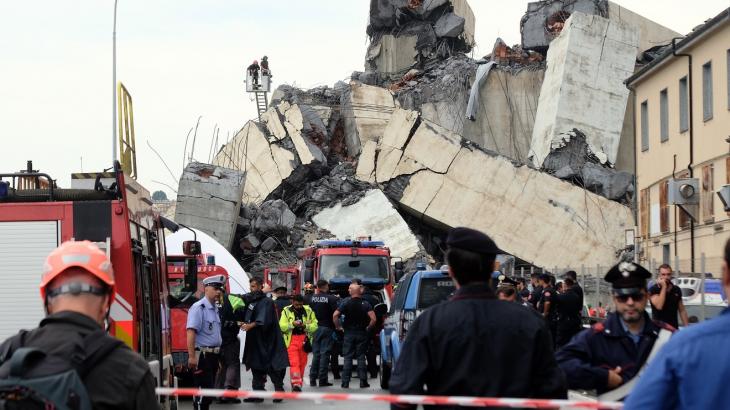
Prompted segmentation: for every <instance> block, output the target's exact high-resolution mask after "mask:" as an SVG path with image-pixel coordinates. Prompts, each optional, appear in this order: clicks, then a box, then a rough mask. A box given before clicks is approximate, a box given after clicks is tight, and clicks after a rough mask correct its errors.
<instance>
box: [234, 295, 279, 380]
mask: <svg viewBox="0 0 730 410" xmlns="http://www.w3.org/2000/svg"><path fill="white" fill-rule="evenodd" d="M244 301H245V302H246V314H245V320H244V321H245V322H246V323H253V322H256V327H254V328H253V329H251V330H249V331H248V332H246V344H245V347H244V350H243V364H245V365H246V367H247V368H249V369H251V373H252V374H253V381H252V383H251V384H252V387H253V389H254V390H264V386H265V384H266V376H267V375H268V376H269V378H270V379H271V382H272V383H273V384H274V389H275V390H276V391H284V376H285V374H286V368H287V367H289V355H288V353H287V352H286V347H285V346H284V337H283V336H282V334H281V329H280V328H279V322H278V321H277V320H276V308H275V307H274V302H273V301H272V300H271V299H269V298H267V297H266V295H264V293H263V292H261V291H258V292H252V293H249V294H248V295H246V297H245V298H244Z"/></svg>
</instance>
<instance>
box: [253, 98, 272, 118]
mask: <svg viewBox="0 0 730 410" xmlns="http://www.w3.org/2000/svg"><path fill="white" fill-rule="evenodd" d="M254 93H255V94H256V108H257V109H258V112H259V122H261V114H263V113H264V112H265V111H266V108H267V107H268V106H269V97H268V93H267V92H266V91H255V92H254Z"/></svg>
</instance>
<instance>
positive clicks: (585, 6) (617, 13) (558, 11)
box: [520, 0, 681, 54]
mask: <svg viewBox="0 0 730 410" xmlns="http://www.w3.org/2000/svg"><path fill="white" fill-rule="evenodd" d="M576 12H580V13H585V14H590V15H597V16H600V17H604V18H608V19H609V20H611V21H615V22H621V23H624V24H626V25H628V26H630V27H633V28H634V29H635V30H636V31H638V35H639V44H638V48H637V50H636V52H637V54H639V53H641V52H643V51H645V50H648V49H650V48H652V47H654V46H656V45H657V44H667V43H669V42H670V41H671V40H672V38H674V37H679V36H681V35H680V34H679V33H677V32H676V31H674V30H671V29H669V28H667V27H665V26H662V25H661V24H658V23H656V22H654V21H652V20H649V19H648V18H646V17H644V16H641V15H639V14H636V13H634V12H633V11H631V10H628V9H626V8H625V7H622V6H619V5H618V4H616V3H613V2H611V1H606V0H600V1H596V0H549V1H548V0H542V1H535V2H530V3H528V4H527V12H526V13H525V15H524V16H523V17H522V21H521V23H520V26H521V33H522V46H523V47H524V48H526V49H537V50H541V51H543V50H545V49H547V48H548V46H550V47H552V44H551V41H553V39H554V38H555V37H556V36H557V35H558V34H559V33H560V29H561V27H564V26H563V24H564V22H565V20H566V19H568V17H569V16H570V15H572V14H573V13H576Z"/></svg>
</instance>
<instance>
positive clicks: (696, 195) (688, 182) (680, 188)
mask: <svg viewBox="0 0 730 410" xmlns="http://www.w3.org/2000/svg"><path fill="white" fill-rule="evenodd" d="M668 191H669V192H668V195H667V196H668V198H667V199H668V202H669V204H670V205H677V206H678V207H680V208H681V209H682V210H683V211H684V212H686V213H687V215H689V217H690V218H692V219H693V220H694V221H695V222H697V221H698V220H699V216H700V180H699V179H697V178H677V179H670V180H669V187H668Z"/></svg>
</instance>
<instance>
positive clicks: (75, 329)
mask: <svg viewBox="0 0 730 410" xmlns="http://www.w3.org/2000/svg"><path fill="white" fill-rule="evenodd" d="M40 291H41V298H42V299H43V304H44V306H45V309H46V312H47V316H46V318H45V319H43V320H42V321H41V323H40V326H39V327H38V328H36V329H33V330H30V331H25V330H21V331H20V333H18V334H17V335H15V336H13V337H11V338H9V339H8V340H6V341H5V342H4V343H3V344H2V345H0V402H2V401H5V406H6V407H7V408H21V409H33V408H48V407H47V405H48V404H52V405H54V406H55V407H52V408H60V409H64V408H69V409H79V410H86V409H89V410H90V409H92V408H93V409H104V410H106V409H120V410H121V409H157V408H159V405H158V404H157V403H158V401H157V397H156V396H155V381H154V378H153V377H152V373H151V372H150V369H149V366H148V365H147V363H146V362H145V361H144V360H143V359H142V357H140V356H139V355H138V354H137V353H135V352H133V351H132V350H130V349H129V348H128V347H127V346H126V345H125V344H124V343H122V342H121V341H120V340H118V339H116V338H114V337H112V336H110V335H108V334H107V333H106V332H105V330H104V328H103V326H104V322H105V321H106V319H107V317H108V315H109V309H110V307H111V304H112V302H113V301H114V296H115V282H114V273H113V270H112V266H111V262H110V261H109V259H108V258H107V257H106V254H105V253H104V252H102V251H101V250H100V249H99V248H98V247H97V246H96V245H94V244H93V243H91V242H89V241H82V242H74V241H69V242H65V243H63V244H62V245H61V246H60V247H58V248H57V249H55V250H54V251H52V252H51V254H50V255H49V256H48V258H47V259H46V263H45V267H44V272H43V276H42V279H41V284H40ZM21 391H30V392H31V393H30V394H17V393H18V392H21Z"/></svg>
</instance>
